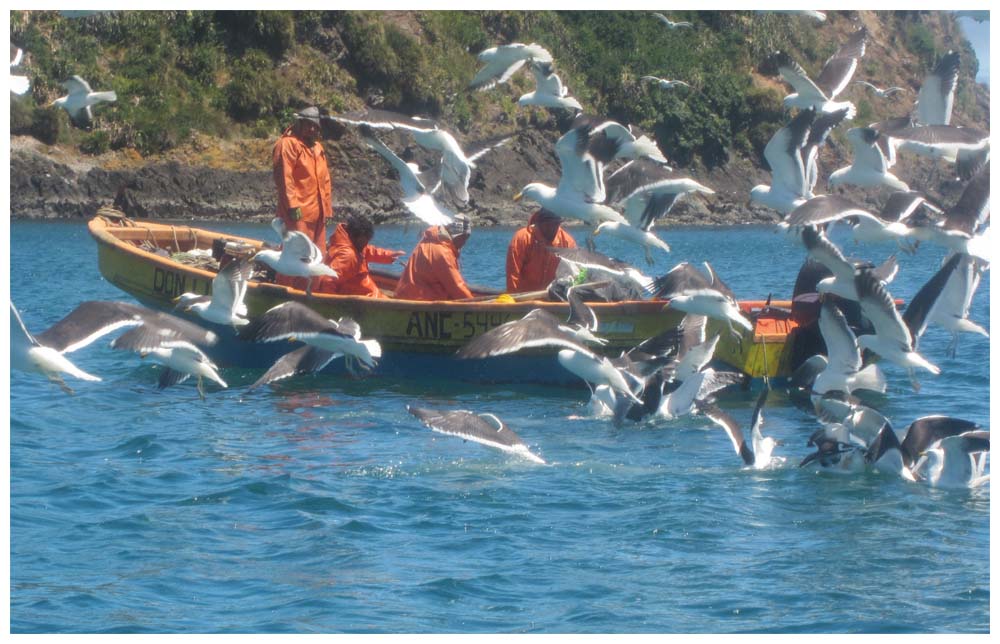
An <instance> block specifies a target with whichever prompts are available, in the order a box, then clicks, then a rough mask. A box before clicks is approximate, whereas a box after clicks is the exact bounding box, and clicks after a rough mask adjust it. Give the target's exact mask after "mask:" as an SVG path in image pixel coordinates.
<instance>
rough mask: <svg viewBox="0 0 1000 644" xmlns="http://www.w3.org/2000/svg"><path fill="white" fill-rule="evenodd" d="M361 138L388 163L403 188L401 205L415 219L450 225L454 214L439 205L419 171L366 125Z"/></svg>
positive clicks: (429, 224)
mask: <svg viewBox="0 0 1000 644" xmlns="http://www.w3.org/2000/svg"><path fill="white" fill-rule="evenodd" d="M360 132H361V138H362V140H364V142H365V143H366V144H367V145H368V147H369V148H371V149H372V150H374V151H375V152H378V154H379V155H380V156H381V157H382V158H383V159H385V160H386V161H388V162H389V164H390V165H391V166H392V167H393V169H394V170H396V173H397V174H398V175H399V183H400V185H401V186H402V188H403V205H404V206H406V208H407V210H409V211H410V212H411V213H412V214H413V215H414V216H415V217H416V218H417V219H419V220H421V221H423V222H424V223H425V224H427V225H428V226H444V225H447V224H450V223H451V221H452V219H453V217H454V216H455V213H454V212H452V211H451V210H450V209H449V208H447V207H446V206H444V205H442V204H441V203H439V202H438V201H437V200H436V199H435V198H434V196H433V195H432V194H431V192H432V191H430V190H428V189H427V188H426V187H425V186H424V184H423V182H422V181H421V178H420V169H419V168H418V167H417V166H416V164H413V163H406V162H405V161H403V160H402V159H400V158H399V157H398V156H397V155H396V153H395V152H393V151H392V150H390V149H389V148H388V147H387V146H386V145H385V143H383V142H382V141H381V140H380V139H379V138H378V137H377V136H375V131H374V130H373V129H372V128H371V127H369V126H368V125H362V126H361V129H360Z"/></svg>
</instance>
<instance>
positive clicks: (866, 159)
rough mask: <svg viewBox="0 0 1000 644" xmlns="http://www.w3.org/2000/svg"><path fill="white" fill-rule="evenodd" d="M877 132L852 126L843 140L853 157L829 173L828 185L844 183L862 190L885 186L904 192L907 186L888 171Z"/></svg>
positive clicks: (887, 164) (868, 128) (907, 188)
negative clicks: (849, 146) (847, 165)
mask: <svg viewBox="0 0 1000 644" xmlns="http://www.w3.org/2000/svg"><path fill="white" fill-rule="evenodd" d="M880 136H882V135H881V134H880V133H879V131H878V130H875V129H872V128H870V127H855V128H851V129H850V130H848V131H847V140H848V141H850V142H851V147H852V148H853V150H854V158H853V159H852V161H851V165H850V166H849V167H846V168H841V169H839V170H836V171H834V172H833V173H831V174H830V178H829V179H828V183H829V185H830V186H831V187H832V186H837V185H841V184H845V183H849V184H853V185H856V186H860V187H862V188H874V187H878V186H889V187H890V188H892V189H893V190H902V191H908V190H909V189H910V187H909V186H908V185H906V183H905V182H904V181H901V180H900V179H899V178H898V177H896V175H894V174H892V173H891V172H889V163H888V161H887V160H886V157H885V153H884V152H883V150H882V148H881V147H880V146H879V145H877V142H878V139H879V137H880Z"/></svg>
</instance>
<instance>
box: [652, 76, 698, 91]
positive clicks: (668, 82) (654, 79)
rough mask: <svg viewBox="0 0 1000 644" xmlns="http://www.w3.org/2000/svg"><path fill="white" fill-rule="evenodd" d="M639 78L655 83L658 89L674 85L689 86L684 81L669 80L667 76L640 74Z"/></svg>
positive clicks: (669, 87)
mask: <svg viewBox="0 0 1000 644" xmlns="http://www.w3.org/2000/svg"><path fill="white" fill-rule="evenodd" d="M640 80H644V81H647V82H650V83H656V84H657V85H658V86H659V87H660V89H673V88H675V87H687V88H690V87H691V85H689V84H688V83H685V82H684V81H682V80H670V79H667V78H660V77H658V76H641V77H640Z"/></svg>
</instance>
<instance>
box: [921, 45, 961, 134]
mask: <svg viewBox="0 0 1000 644" xmlns="http://www.w3.org/2000/svg"><path fill="white" fill-rule="evenodd" d="M960 62H961V60H960V58H959V55H958V52H957V51H949V52H948V53H947V54H945V55H944V56H942V57H941V59H940V60H939V61H938V62H937V65H935V66H934V70H933V71H931V73H929V74H928V75H927V77H926V78H924V82H923V85H921V86H920V92H919V93H918V94H917V103H916V109H915V114H914V116H915V119H916V121H917V123H919V124H920V125H948V124H950V123H951V109H952V106H953V105H954V103H955V87H956V86H957V85H958V71H959V63H960Z"/></svg>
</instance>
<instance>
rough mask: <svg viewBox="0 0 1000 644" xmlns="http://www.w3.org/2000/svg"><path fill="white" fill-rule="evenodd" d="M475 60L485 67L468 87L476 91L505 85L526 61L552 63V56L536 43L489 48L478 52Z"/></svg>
mask: <svg viewBox="0 0 1000 644" xmlns="http://www.w3.org/2000/svg"><path fill="white" fill-rule="evenodd" d="M477 58H479V62H481V63H485V66H484V67H483V68H482V69H480V70H479V71H478V72H477V73H476V76H475V78H473V79H472V82H471V83H469V87H470V88H472V89H478V90H487V89H491V88H493V87H495V86H496V85H497V84H498V83H506V82H507V81H508V80H510V77H511V76H513V75H514V73H515V72H516V71H517V70H519V69H521V67H523V66H524V64H525V63H526V62H528V61H539V62H544V63H551V62H552V54H550V53H549V52H548V51H546V50H545V48H544V47H542V46H541V45H538V44H536V43H531V44H530V45H524V44H521V43H511V44H509V45H499V46H497V47H491V48H489V49H486V50H483V51H481V52H479V55H478V56H477Z"/></svg>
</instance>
